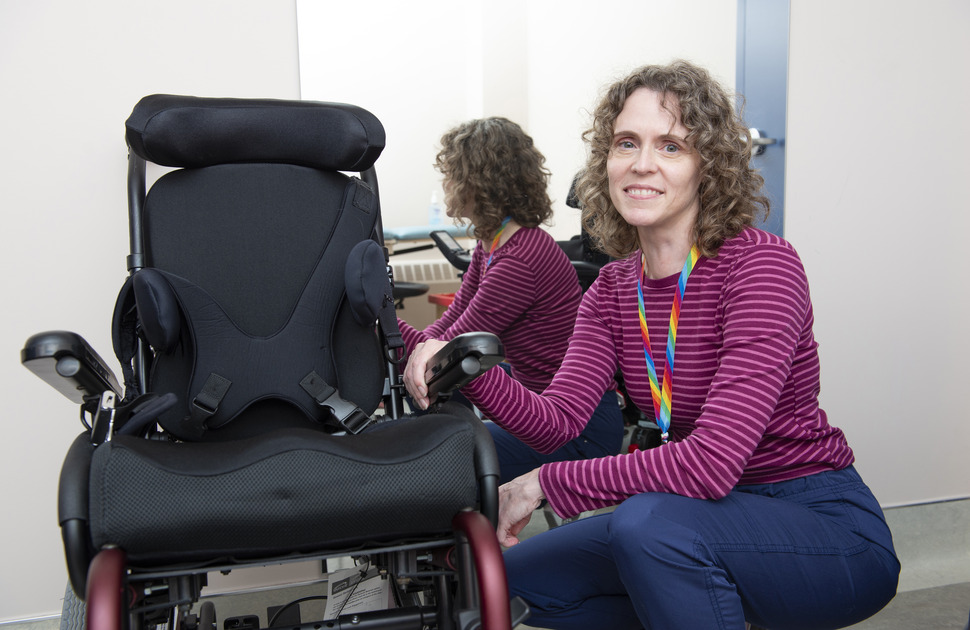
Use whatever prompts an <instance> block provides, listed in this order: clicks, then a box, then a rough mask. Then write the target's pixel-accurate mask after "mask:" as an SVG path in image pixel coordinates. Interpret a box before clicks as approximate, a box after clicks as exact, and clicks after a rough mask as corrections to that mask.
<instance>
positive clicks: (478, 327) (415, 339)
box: [401, 228, 582, 392]
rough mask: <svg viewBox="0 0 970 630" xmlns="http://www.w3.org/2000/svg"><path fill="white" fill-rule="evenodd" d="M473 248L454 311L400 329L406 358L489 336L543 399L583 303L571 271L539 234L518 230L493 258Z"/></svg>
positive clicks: (518, 376)
mask: <svg viewBox="0 0 970 630" xmlns="http://www.w3.org/2000/svg"><path fill="white" fill-rule="evenodd" d="M487 258H488V252H487V251H486V250H485V249H484V248H483V246H482V243H478V244H477V245H476V246H475V250H474V252H473V253H472V260H471V264H470V265H469V267H468V271H466V272H465V275H464V276H463V277H462V283H461V287H460V288H459V289H458V292H457V293H456V294H455V299H454V301H453V302H452V304H451V306H449V307H448V309H447V310H446V311H445V312H444V313H443V314H442V316H441V317H440V318H439V319H438V320H437V321H435V322H434V323H433V324H431V325H430V326H428V327H427V328H426V329H424V330H423V331H418V330H415V329H414V328H412V327H411V326H408V325H406V324H404V323H403V322H402V325H401V332H402V335H403V337H404V343H405V345H406V346H407V348H408V351H410V350H411V349H413V348H414V346H416V345H417V344H418V343H420V342H422V341H425V340H427V339H430V338H435V339H443V340H449V339H452V338H454V337H455V336H457V335H459V334H461V333H465V332H475V331H479V332H491V333H494V334H496V335H498V337H499V339H501V340H502V344H503V346H504V347H505V356H506V360H507V361H508V363H509V364H510V365H511V366H512V375H513V376H514V377H515V378H516V379H517V380H519V381H521V382H522V383H523V384H524V385H525V386H526V387H527V388H529V389H531V390H532V391H536V392H541V391H542V390H543V389H545V388H546V386H547V385H549V383H550V382H551V381H552V377H553V374H555V372H556V370H558V369H559V365H560V363H561V362H562V358H563V355H565V353H566V347H567V345H568V342H569V337H570V335H571V334H572V332H573V324H574V323H575V321H576V312H577V309H578V307H579V301H580V299H581V297H582V290H581V289H580V286H579V280H578V278H577V276H576V271H575V270H574V269H573V267H572V264H571V263H570V262H569V259H568V258H567V257H566V254H565V253H564V252H563V251H562V248H560V247H559V245H558V244H556V242H555V240H553V238H552V237H551V236H550V235H549V234H548V233H546V232H545V231H544V230H542V229H540V228H521V229H519V230H518V231H516V232H515V234H513V235H512V237H511V238H510V239H509V240H508V242H506V243H505V244H504V245H503V246H502V247H500V248H498V249H497V250H496V252H495V257H494V258H493V260H492V264H491V265H489V266H488V268H487V269H486V267H485V261H486V259H487Z"/></svg>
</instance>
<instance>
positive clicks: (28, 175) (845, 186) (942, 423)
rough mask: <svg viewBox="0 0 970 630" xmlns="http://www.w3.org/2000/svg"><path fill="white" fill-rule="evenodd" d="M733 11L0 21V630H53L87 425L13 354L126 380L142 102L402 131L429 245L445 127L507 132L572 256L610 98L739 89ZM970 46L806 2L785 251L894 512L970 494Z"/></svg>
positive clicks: (697, 4)
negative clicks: (677, 72)
mask: <svg viewBox="0 0 970 630" xmlns="http://www.w3.org/2000/svg"><path fill="white" fill-rule="evenodd" d="M369 1H373V0H369ZM349 4H352V3H348V5H349ZM398 4H400V5H407V6H410V7H412V9H413V10H412V11H410V12H395V11H394V10H393V6H396V5H398ZM733 4H734V3H733V2H730V0H689V1H682V2H677V1H675V0H624V1H621V0H604V1H603V2H598V3H595V7H591V5H590V3H588V2H578V1H577V2H572V1H562V2H554V1H553V0H534V1H532V2H527V3H525V5H524V8H519V7H522V6H523V5H522V4H521V3H516V2H513V1H512V0H499V1H498V2H485V1H484V0H469V1H468V2H465V3H449V2H444V1H441V2H437V1H436V0H423V2H422V3H420V7H415V5H414V4H413V3H412V4H408V3H390V7H388V6H386V5H385V6H383V7H382V8H383V9H384V11H383V12H381V11H370V12H369V14H368V16H369V17H370V18H372V19H374V23H373V24H368V25H362V24H361V23H360V22H359V21H358V22H356V24H355V31H354V32H355V35H356V38H355V41H354V42H352V43H348V44H347V45H348V46H351V45H352V48H340V44H338V43H335V42H336V40H339V39H340V38H341V37H342V36H343V35H345V34H346V33H348V32H350V27H349V26H348V25H349V24H350V23H349V22H348V20H349V17H348V16H341V15H339V11H340V7H336V6H332V5H333V3H331V2H324V0H316V1H312V0H299V5H298V6H297V4H296V3H295V2H293V1H292V0H289V1H285V2H284V1H280V0H207V1H206V2H195V1H192V0H165V1H162V0H154V1H151V0H143V1H141V2H130V1H127V0H97V1H96V2H87V3H76V2H72V1H70V0H35V1H34V2H30V3H27V2H19V3H18V2H13V1H2V2H0V85H2V86H3V88H2V89H3V101H2V108H3V116H2V117H0V138H3V146H4V150H3V151H2V152H0V166H2V169H0V173H2V177H3V185H2V186H0V211H2V212H3V219H4V221H3V228H2V230H0V239H2V240H0V263H2V266H0V268H2V269H3V272H4V273H2V274H0V295H2V296H3V298H2V299H3V305H4V307H5V308H3V309H2V310H0V357H2V358H3V360H2V361H0V393H2V395H3V399H4V400H5V401H7V408H6V409H5V421H4V427H5V432H4V437H3V439H2V440H0V475H2V478H3V479H4V482H3V501H4V504H3V505H4V510H3V514H4V518H3V522H2V525H0V560H2V561H3V567H4V568H3V569H2V571H0V622H2V621H4V620H10V619H21V618H29V617H35V616H39V615H43V614H49V613H56V612H58V611H59V609H60V597H61V594H62V591H63V586H64V583H65V579H66V573H65V571H64V562H63V559H62V556H61V553H62V552H61V547H60V538H59V532H58V529H57V524H56V507H55V506H56V486H57V475H58V472H59V468H60V463H61V460H62V458H63V456H64V453H65V452H66V450H67V446H68V444H69V442H70V441H71V440H72V439H73V437H74V436H75V435H76V434H77V433H78V431H79V428H80V427H79V425H78V424H76V422H77V421H76V419H75V418H76V409H75V408H74V406H73V405H71V404H70V403H69V402H67V400H66V399H63V398H61V397H59V396H58V395H57V394H55V393H54V392H53V390H51V389H50V388H49V387H48V386H47V385H45V384H44V383H42V382H41V381H40V380H39V379H37V378H36V377H35V376H33V375H32V374H30V373H29V372H28V371H27V370H25V369H24V368H22V367H21V366H20V365H18V363H19V351H20V349H21V347H22V344H23V341H24V340H25V339H26V338H27V337H28V336H29V335H30V334H32V333H34V332H37V331H41V330H47V329H53V328H69V329H73V330H76V331H78V332H80V333H82V334H83V335H85V336H86V337H87V338H88V339H89V340H90V341H91V342H92V343H93V344H94V345H95V346H96V347H97V348H98V349H99V350H100V351H102V353H103V354H104V355H105V356H106V358H108V359H109V360H111V362H112V364H114V363H115V362H114V360H113V357H111V346H110V337H109V320H110V314H111V308H112V305H113V301H114V297H115V293H116V291H117V289H118V287H119V286H120V284H121V282H122V280H123V279H124V275H125V271H124V257H125V255H126V254H127V247H126V246H127V234H126V226H125V189H124V176H125V154H124V143H123V142H124V141H123V122H124V119H125V118H126V116H127V115H128V113H129V112H130V110H131V107H132V105H133V104H134V103H135V101H136V100H137V99H138V98H140V97H141V96H143V95H145V94H149V93H152V92H166V91H168V92H182V93H190V94H198V95H213V96H214V95H225V96H265V97H278V98H293V97H299V96H300V94H301V88H300V81H301V79H302V81H303V83H304V88H303V95H304V97H306V98H323V99H326V100H351V101H354V102H358V103H359V104H361V105H364V106H366V107H369V108H371V109H373V110H374V111H375V112H376V113H378V115H379V116H381V117H382V119H383V120H384V122H385V124H386V125H387V126H388V143H389V145H388V146H389V148H388V152H387V153H386V155H385V156H384V157H382V158H381V161H380V162H379V163H378V166H379V168H382V169H383V170H382V171H381V173H382V174H381V181H382V193H383V196H384V206H385V211H386V213H387V215H388V216H387V222H388V223H389V224H392V225H406V224H414V223H423V222H424V220H425V217H426V215H425V210H426V204H427V201H428V196H429V195H430V192H431V189H432V188H433V187H435V186H437V183H438V182H437V176H436V175H435V174H434V172H433V169H431V166H430V165H431V160H432V159H433V156H434V153H435V149H436V146H435V144H436V141H437V139H438V138H439V137H440V135H441V133H442V132H443V131H444V130H445V129H446V128H447V127H448V126H449V125H451V124H454V123H456V122H458V121H460V120H463V119H465V118H469V117H473V116H481V115H491V114H498V115H506V116H509V117H511V118H513V119H516V120H518V121H519V122H520V123H522V124H523V125H524V126H525V127H526V129H527V130H528V131H530V133H532V135H533V136H534V137H535V139H536V142H537V144H538V146H539V147H540V149H541V150H542V151H543V152H544V153H545V154H546V156H547V157H548V158H549V165H550V168H551V170H552V171H553V173H554V178H555V179H554V181H553V190H552V194H553V196H554V197H555V198H556V199H557V201H558V204H557V217H558V225H557V226H556V228H555V233H556V234H557V236H561V237H568V236H569V235H571V234H574V233H575V232H576V231H577V227H576V226H577V225H578V219H577V218H576V217H575V215H569V214H567V213H568V212H571V211H568V210H566V209H565V207H564V206H563V205H562V203H563V201H564V199H565V192H566V189H567V188H568V184H569V181H570V179H571V177H572V174H573V172H574V171H575V170H576V169H577V168H578V167H579V166H580V164H581V163H582V155H583V149H582V144H581V142H580V141H579V133H580V131H581V130H582V129H583V128H584V126H585V124H586V118H585V113H584V110H585V109H586V108H589V107H590V106H591V105H592V103H593V101H594V100H595V96H596V94H597V93H598V90H599V88H600V87H601V86H602V85H603V84H605V83H607V82H609V81H610V80H612V79H613V78H615V77H616V76H619V75H622V74H624V73H625V72H626V71H627V70H629V69H631V68H633V67H634V66H636V65H640V64H642V63H648V62H663V61H667V60H669V59H671V58H673V57H677V56H684V57H688V58H691V59H693V60H694V61H697V62H699V63H702V64H704V65H707V66H709V67H710V68H711V69H712V70H713V71H714V72H715V74H717V75H718V76H719V77H721V78H722V79H723V80H724V81H725V82H727V83H728V84H732V83H733V80H734V55H735V48H734V46H735V44H734V42H735V26H736V25H735V9H734V8H733ZM312 5H320V6H322V5H330V6H327V7H326V9H327V11H328V14H329V15H330V19H329V26H326V27H323V28H321V29H319V30H314V31H313V32H309V31H307V30H305V29H306V25H305V23H304V22H303V20H302V19H301V20H300V28H301V32H300V35H299V46H300V47H301V52H307V54H309V52H308V51H309V50H310V49H309V48H308V46H310V45H311V44H313V45H315V46H317V47H318V48H327V47H328V46H329V47H330V48H331V49H333V48H334V47H336V48H337V50H338V52H339V54H338V55H337V56H336V58H337V62H338V64H339V65H341V66H342V72H341V73H339V74H337V73H334V74H332V75H330V74H325V73H324V74H321V76H311V73H310V72H309V71H308V68H307V67H305V66H301V64H300V63H298V59H297V52H298V42H297V13H298V12H299V15H300V17H301V18H302V17H304V16H309V15H311V13H312V12H313V6H312ZM354 6H355V8H358V9H359V8H361V7H362V6H364V5H363V4H361V3H360V2H359V3H357V4H355V5H354ZM417 14H420V17H417V18H415V17H412V15H417ZM509 16H512V17H513V18H515V17H521V19H518V20H515V19H512V20H508V19H507V18H508V17H509ZM509 22H513V23H511V24H510V23H509ZM967 27H970V16H968V5H967V3H965V2H964V1H963V0H925V1H924V2H922V3H919V4H918V5H916V6H913V5H912V4H911V3H903V2H901V1H898V0H897V1H893V2H886V1H885V0H853V1H852V2H845V1H844V0H793V8H792V29H791V35H792V37H791V47H792V50H791V77H790V98H789V107H790V114H789V133H788V167H789V173H788V192H787V199H786V202H787V207H786V217H787V226H786V229H787V233H788V236H789V237H790V238H791V240H792V241H793V242H794V243H795V245H796V246H797V247H798V248H799V251H800V252H801V253H802V255H803V258H804V259H805V263H806V266H807V268H808V272H809V278H810V280H811V283H812V289H813V295H814V300H815V307H816V318H817V327H816V330H817V334H818V337H819V340H820V342H821V344H822V345H821V351H822V357H823V404H824V405H825V407H826V408H827V409H828V411H829V413H830V416H831V418H832V420H833V422H834V423H836V424H838V425H839V426H842V427H843V428H844V429H845V430H846V432H847V433H848V435H849V439H850V440H851V443H852V444H853V446H854V448H855V449H856V452H857V454H858V456H859V464H858V466H859V468H860V470H861V471H862V472H863V474H864V475H865V476H866V477H867V479H868V480H869V481H870V483H871V484H872V486H873V487H874V488H875V490H876V492H877V495H878V496H879V497H880V499H882V501H883V502H884V503H885V504H898V503H910V502H919V501H928V500H934V499H940V498H946V497H952V496H967V495H970V463H968V459H967V458H966V457H965V454H964V453H965V450H966V445H967V444H968V437H970V436H968V431H970V429H968V423H967V411H966V406H965V404H964V403H963V400H962V397H961V395H960V394H961V393H962V391H963V390H964V389H965V385H964V381H965V377H966V374H967V370H966V369H964V367H963V365H962V359H963V357H965V356H967V352H968V350H970V348H968V343H967V333H966V332H965V330H966V329H965V324H964V322H965V321H967V320H968V317H967V315H968V313H967V310H968V305H967V301H968V297H967V290H966V287H967V286H968V282H967V264H966V262H964V257H962V256H961V255H960V250H959V247H958V246H959V245H960V243H959V242H958V239H959V238H960V236H962V234H964V233H966V231H967V230H966V228H967V227H968V225H967V222H968V221H970V219H968V213H967V212H966V209H967V204H966V202H965V201H963V200H962V188H963V181H962V176H963V174H964V173H966V172H968V171H970V164H968V159H967V157H966V149H965V147H966V146H967V140H968V127H967V122H966V119H965V112H966V111H968V109H970V107H968V105H970V103H968V98H967V87H966V77H967V76H968V72H967V70H968V68H967V66H968V60H970V54H968V52H970V51H968V48H967V44H966V43H962V42H963V41H964V39H963V33H964V32H965V31H966V30H967ZM398 33H400V34H401V35H398ZM509 38H512V39H511V40H510V39H509ZM446 44H447V45H446ZM375 45H376V48H377V51H378V52H377V53H368V52H367V48H368V47H369V46H375ZM358 48H359V49H360V50H358ZM348 69H355V72H356V74H355V75H353V77H352V78H351V77H350V76H348V74H346V73H345V71H347V70H348ZM436 69H437V70H436ZM442 69H446V70H447V72H441V70H442ZM321 72H322V71H321ZM408 73H412V74H410V75H408ZM300 74H302V77H301V76H300ZM409 134H410V135H409ZM395 154H397V155H396V156H395ZM399 173H400V174H399ZM914 202H915V203H914ZM904 291H905V293H904Z"/></svg>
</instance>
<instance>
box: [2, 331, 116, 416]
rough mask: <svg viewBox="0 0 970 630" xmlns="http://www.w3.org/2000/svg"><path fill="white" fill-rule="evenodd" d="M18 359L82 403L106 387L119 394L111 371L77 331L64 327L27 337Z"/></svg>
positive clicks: (67, 395)
mask: <svg viewBox="0 0 970 630" xmlns="http://www.w3.org/2000/svg"><path fill="white" fill-rule="evenodd" d="M20 362H21V363H22V364H23V365H24V367H26V368H27V369H28V370H30V371H31V372H33V373H34V374H36V375H37V376H39V377H40V378H41V379H43V380H44V381H45V382H47V384H49V385H50V386H51V387H53V388H54V389H56V390H57V391H59V392H60V393H62V394H64V395H65V396H66V397H67V398H68V399H69V400H70V401H71V402H75V403H77V404H79V405H83V404H85V403H86V402H88V401H90V400H91V399H93V398H94V399H97V398H100V396H101V394H102V393H103V392H106V391H109V390H110V391H113V392H114V393H115V394H116V395H117V397H118V399H119V400H120V399H121V397H122V392H121V386H120V385H119V384H118V379H116V378H115V375H114V372H112V371H111V368H109V367H108V364H107V363H105V362H104V359H102V358H101V357H100V356H99V355H98V353H97V352H95V351H94V350H93V349H92V348H91V346H89V345H88V343H87V342H86V341H85V340H84V338H83V337H81V336H80V335H78V334H76V333H73V332H68V331H64V330H52V331H48V332H43V333H38V334H36V335H33V336H32V337H30V338H29V339H27V341H26V343H24V348H23V350H21V351H20Z"/></svg>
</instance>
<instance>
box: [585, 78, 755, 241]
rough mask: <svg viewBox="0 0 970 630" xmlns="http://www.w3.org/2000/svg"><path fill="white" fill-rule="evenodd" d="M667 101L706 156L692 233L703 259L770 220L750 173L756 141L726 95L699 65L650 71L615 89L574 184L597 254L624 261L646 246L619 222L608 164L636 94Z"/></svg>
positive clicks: (596, 117) (590, 133)
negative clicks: (618, 125) (629, 101)
mask: <svg viewBox="0 0 970 630" xmlns="http://www.w3.org/2000/svg"><path fill="white" fill-rule="evenodd" d="M639 88H647V89H650V90H653V91H655V92H658V93H660V94H661V95H663V99H662V102H663V106H664V108H665V109H667V110H668V111H670V112H671V113H672V114H674V116H675V117H677V115H678V114H679V117H680V120H681V122H682V123H683V124H684V126H685V127H686V128H687V130H688V134H687V141H688V142H689V143H690V145H691V147H692V149H693V150H695V151H697V153H698V154H699V156H700V179H701V182H700V191H699V196H700V212H699V213H698V215H697V223H696V224H695V226H694V232H695V237H696V243H697V246H698V249H700V252H701V254H702V255H703V256H706V257H708V258H712V257H714V256H716V255H717V252H718V250H719V249H720V247H721V245H722V244H723V243H724V241H725V240H727V239H729V238H732V237H734V236H737V234H738V233H739V232H740V231H741V230H742V229H744V228H745V227H746V226H749V225H753V224H754V222H755V220H756V219H757V218H758V217H759V215H760V216H763V217H767V215H768V211H769V209H770V203H769V201H768V198H767V197H765V196H764V194H762V192H761V187H762V185H763V184H764V178H762V177H761V175H759V174H758V172H757V171H756V170H755V169H754V168H753V167H752V166H751V164H750V161H751V137H750V133H749V132H748V129H747V127H746V126H745V125H744V123H743V122H742V120H741V116H740V114H739V113H738V112H737V110H736V109H735V106H734V105H735V104H734V102H733V101H732V99H731V97H729V95H728V92H727V91H726V90H725V89H724V88H723V87H721V85H720V84H719V83H718V82H717V81H716V80H715V79H714V78H712V77H711V75H710V74H709V73H708V72H707V71H706V70H704V69H703V68H700V67H698V66H695V65H693V64H691V63H690V62H687V61H675V62H673V63H671V64H669V65H651V66H644V67H642V68H639V69H637V70H635V71H634V72H633V73H631V74H630V75H629V76H627V77H626V78H624V79H621V80H620V81H617V82H616V83H614V84H612V85H610V86H609V87H608V88H607V90H606V93H605V95H604V96H603V98H602V100H601V101H600V103H599V105H598V106H597V107H596V110H595V111H594V112H593V124H592V127H590V128H589V129H588V130H586V132H585V133H584V134H583V139H584V140H585V141H586V142H587V143H588V144H589V157H588V159H587V162H586V167H585V168H584V170H583V172H582V173H581V175H580V176H579V179H578V181H577V183H576V194H577V196H578V198H579V201H580V203H581V204H582V208H583V219H582V221H583V226H584V227H585V228H586V230H587V231H588V232H589V234H590V236H591V238H592V239H593V243H594V244H595V245H596V247H597V248H598V249H600V250H602V251H604V252H606V253H607V254H609V255H611V256H613V257H616V258H622V257H624V256H627V255H629V254H630V253H631V252H633V251H636V249H637V248H638V247H639V246H640V244H639V241H638V238H637V230H636V228H635V227H633V226H631V225H630V224H628V223H627V222H626V221H624V220H623V217H622V216H620V213H619V212H618V211H617V210H616V207H615V206H614V205H613V201H612V200H611V198H610V192H609V179H608V177H607V171H606V161H607V159H608V158H609V155H610V149H611V147H612V144H613V130H614V125H615V124H616V118H617V116H619V115H620V112H621V111H622V110H623V105H624V104H625V103H626V99H627V98H628V97H629V96H630V95H631V94H632V93H633V92H634V91H635V90H637V89H639Z"/></svg>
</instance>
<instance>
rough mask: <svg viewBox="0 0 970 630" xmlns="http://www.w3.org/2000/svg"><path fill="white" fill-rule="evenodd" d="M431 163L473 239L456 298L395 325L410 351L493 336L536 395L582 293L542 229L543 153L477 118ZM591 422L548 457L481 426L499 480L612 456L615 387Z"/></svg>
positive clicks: (512, 131) (510, 125)
mask: <svg viewBox="0 0 970 630" xmlns="http://www.w3.org/2000/svg"><path fill="white" fill-rule="evenodd" d="M441 146H442V148H441V151H440V152H439V153H438V155H437V158H436V160H435V167H436V168H437V169H438V171H440V172H441V174H442V176H443V177H444V190H445V205H446V211H447V213H448V216H450V217H452V218H453V219H455V220H456V221H458V222H461V221H469V222H471V223H472V224H473V225H474V226H475V228H474V235H475V237H476V238H477V239H478V243H477V244H476V246H475V250H474V252H473V254H472V260H471V264H470V265H469V268H468V270H467V271H466V272H465V274H464V276H463V277H462V283H461V287H460V288H459V289H458V292H457V293H456V294H455V298H454V301H453V302H452V304H451V305H450V306H449V307H448V309H447V310H446V311H445V312H444V313H443V314H442V316H441V318H439V319H438V320H437V321H436V322H434V323H433V324H431V325H430V326H428V327H427V328H426V329H425V330H423V331H418V330H415V329H414V328H412V327H411V326H409V325H407V324H406V323H405V322H403V321H400V320H399V323H400V326H401V332H402V333H403V336H404V342H405V345H406V346H407V348H408V349H413V348H414V347H415V346H416V345H417V344H418V343H420V342H422V341H425V340H427V339H451V338H453V337H455V336H456V335H459V334H461V333H464V332H471V331H484V332H491V333H494V334H496V335H498V337H499V339H501V340H502V344H503V346H504V347H505V354H506V360H507V362H508V364H509V366H510V373H511V375H512V377H513V378H514V379H516V380H517V381H519V382H521V383H522V385H523V386H524V387H526V388H528V389H529V390H531V391H534V392H541V391H542V390H543V389H545V388H546V386H547V385H549V383H550V382H551V381H552V377H553V374H555V372H556V370H557V369H559V365H560V363H561V362H562V358H563V355H564V354H565V353H566V346H567V344H568V341H569V336H570V335H571V334H572V330H573V323H574V322H575V320H576V310H577V308H578V307H579V301H580V298H581V291H580V287H579V281H578V279H577V276H576V272H575V271H574V270H573V268H572V264H571V263H570V262H569V260H568V258H567V257H566V255H565V254H564V253H563V251H562V249H561V248H560V247H559V246H558V245H557V244H556V242H555V241H554V240H553V239H552V237H551V236H549V234H548V233H546V232H545V231H544V230H542V229H541V228H540V227H539V226H540V225H541V224H543V223H545V222H547V221H548V220H549V219H550V218H551V217H552V202H551V201H550V199H549V195H548V194H547V193H546V187H547V183H548V178H549V172H548V170H546V168H545V167H544V166H543V164H544V162H545V157H543V155H542V153H540V152H539V150H538V149H537V148H536V147H535V145H534V144H533V142H532V138H530V137H529V136H528V135H527V134H526V133H525V132H524V131H523V130H522V128H521V127H519V125H517V124H515V123H514V122H512V121H510V120H507V119H505V118H484V119H480V120H472V121H469V122H466V123H464V124H461V125H458V126H457V127H455V128H454V129H452V130H450V131H448V132H447V133H445V134H444V136H442V138H441ZM600 394H601V396H599V397H598V401H599V403H598V404H597V405H596V408H595V410H593V409H591V410H590V412H589V413H587V414H586V416H584V418H583V420H585V419H586V418H590V420H589V423H586V426H585V427H584V428H583V430H582V432H581V433H579V432H578V433H579V435H578V436H573V438H571V439H570V440H568V441H567V442H566V443H564V444H562V445H560V446H559V447H557V448H556V449H554V451H553V452H552V453H539V452H537V451H535V450H533V449H532V448H530V447H529V446H527V445H526V444H524V443H522V441H521V440H519V439H518V438H516V437H514V436H512V435H509V433H508V432H507V431H505V430H504V429H502V428H501V427H499V426H498V425H496V424H494V423H488V427H489V430H490V431H491V433H492V437H493V439H494V440H495V446H496V451H497V452H498V456H499V466H500V470H501V474H502V481H503V482H505V481H509V480H512V479H514V478H516V477H518V476H519V475H521V474H523V473H526V472H528V471H530V470H532V469H533V468H535V467H536V466H539V465H541V464H543V463H545V462H551V461H559V460H567V459H570V460H571V459H585V458H589V457H602V456H605V455H612V454H616V453H618V452H619V450H620V447H621V444H622V441H623V418H622V415H621V413H620V408H619V405H618V402H617V396H616V393H615V392H614V391H608V392H606V393H605V394H604V393H603V392H600Z"/></svg>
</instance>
